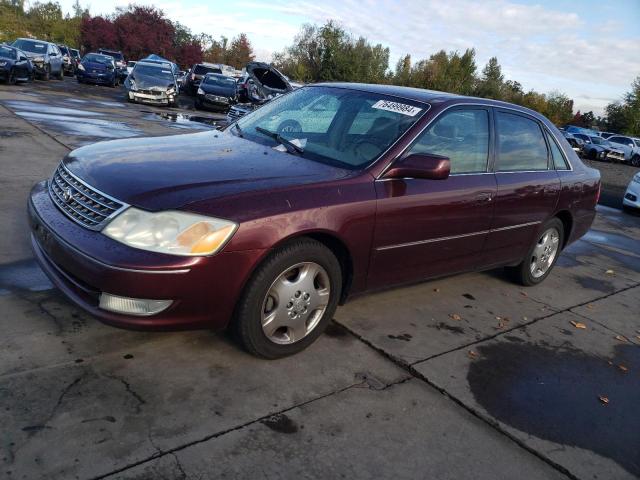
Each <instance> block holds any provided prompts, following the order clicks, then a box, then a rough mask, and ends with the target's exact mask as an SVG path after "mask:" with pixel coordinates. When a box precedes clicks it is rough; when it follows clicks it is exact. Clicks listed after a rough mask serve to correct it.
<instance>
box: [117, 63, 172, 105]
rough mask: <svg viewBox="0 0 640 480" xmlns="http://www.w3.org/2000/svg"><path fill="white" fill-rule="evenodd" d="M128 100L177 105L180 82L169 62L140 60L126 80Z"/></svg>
mask: <svg viewBox="0 0 640 480" xmlns="http://www.w3.org/2000/svg"><path fill="white" fill-rule="evenodd" d="M124 87H125V88H126V90H127V97H126V98H127V101H129V102H138V103H147V104H150V105H166V106H171V107H173V106H176V105H177V104H178V84H177V82H176V77H175V75H174V73H173V70H172V68H171V65H170V64H168V63H164V64H163V63H156V62H145V61H142V60H140V61H139V62H138V63H136V65H135V67H133V71H132V72H131V73H130V74H129V76H128V77H127V78H126V80H125V81H124Z"/></svg>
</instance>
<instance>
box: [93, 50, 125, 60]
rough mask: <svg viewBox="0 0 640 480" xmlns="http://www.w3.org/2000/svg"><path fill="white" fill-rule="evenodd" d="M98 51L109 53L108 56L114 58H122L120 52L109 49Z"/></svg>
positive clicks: (104, 53)
mask: <svg viewBox="0 0 640 480" xmlns="http://www.w3.org/2000/svg"><path fill="white" fill-rule="evenodd" d="M99 53H101V54H103V55H109V56H110V57H113V58H114V59H115V60H122V54H121V53H118V52H111V51H109V50H99Z"/></svg>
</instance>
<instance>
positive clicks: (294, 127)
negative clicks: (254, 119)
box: [277, 119, 302, 134]
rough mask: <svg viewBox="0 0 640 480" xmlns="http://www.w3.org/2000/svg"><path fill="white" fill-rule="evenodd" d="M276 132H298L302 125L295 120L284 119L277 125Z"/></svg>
mask: <svg viewBox="0 0 640 480" xmlns="http://www.w3.org/2000/svg"><path fill="white" fill-rule="evenodd" d="M277 132H278V133H279V134H283V133H300V132H302V125H300V122H299V121H297V120H292V119H289V120H285V121H284V122H282V123H281V124H280V125H278V129H277Z"/></svg>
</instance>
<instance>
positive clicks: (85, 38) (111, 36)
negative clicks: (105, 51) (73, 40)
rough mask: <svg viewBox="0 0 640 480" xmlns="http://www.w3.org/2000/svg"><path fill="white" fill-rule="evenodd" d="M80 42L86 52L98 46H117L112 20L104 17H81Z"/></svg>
mask: <svg viewBox="0 0 640 480" xmlns="http://www.w3.org/2000/svg"><path fill="white" fill-rule="evenodd" d="M80 39H81V40H80V43H81V45H82V48H83V49H84V50H85V51H86V52H91V51H93V50H97V49H98V48H119V47H120V44H119V42H118V34H117V32H116V28H115V25H114V24H113V22H112V21H111V20H109V19H107V18H104V17H90V16H88V15H86V16H84V17H82V20H81V22H80Z"/></svg>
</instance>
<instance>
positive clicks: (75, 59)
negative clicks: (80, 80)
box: [69, 48, 82, 71]
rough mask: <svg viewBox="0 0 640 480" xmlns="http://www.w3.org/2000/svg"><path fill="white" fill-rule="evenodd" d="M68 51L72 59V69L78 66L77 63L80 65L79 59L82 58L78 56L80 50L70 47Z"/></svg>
mask: <svg viewBox="0 0 640 480" xmlns="http://www.w3.org/2000/svg"><path fill="white" fill-rule="evenodd" d="M69 51H70V52H71V58H72V60H73V67H74V69H75V68H78V65H80V61H81V60H82V58H81V57H80V50H78V49H75V48H70V49H69ZM74 71H75V70H74Z"/></svg>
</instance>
